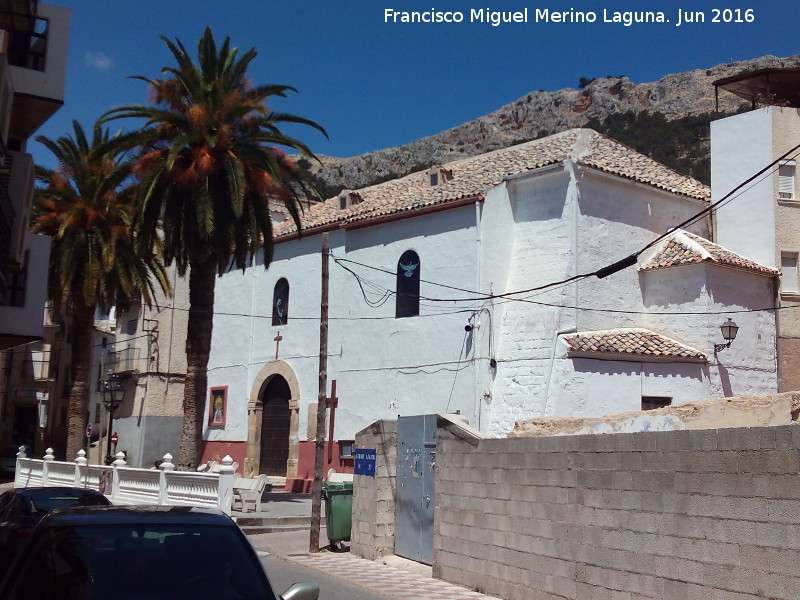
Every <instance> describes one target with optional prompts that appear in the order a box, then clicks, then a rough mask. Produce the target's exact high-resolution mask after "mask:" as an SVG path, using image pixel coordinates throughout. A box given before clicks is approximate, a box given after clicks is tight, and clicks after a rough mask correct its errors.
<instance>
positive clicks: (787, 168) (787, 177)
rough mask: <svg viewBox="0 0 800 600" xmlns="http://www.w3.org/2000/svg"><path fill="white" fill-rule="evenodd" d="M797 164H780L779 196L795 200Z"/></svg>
mask: <svg viewBox="0 0 800 600" xmlns="http://www.w3.org/2000/svg"><path fill="white" fill-rule="evenodd" d="M794 180H795V166H794V165H780V166H779V167H778V198H780V199H781V200H794V199H795V196H794V187H795V181H794Z"/></svg>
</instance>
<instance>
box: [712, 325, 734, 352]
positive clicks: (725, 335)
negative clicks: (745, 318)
mask: <svg viewBox="0 0 800 600" xmlns="http://www.w3.org/2000/svg"><path fill="white" fill-rule="evenodd" d="M720 330H721V331H722V339H724V340H725V342H726V343H725V344H714V353H715V354H716V353H717V352H720V351H722V350H724V349H725V348H730V347H731V342H732V341H733V340H735V339H736V334H737V333H739V326H738V325H737V324H736V323H734V322H733V321H732V320H731V318H730V317H728V320H727V321H725V322H724V323H723V324H722V325H720Z"/></svg>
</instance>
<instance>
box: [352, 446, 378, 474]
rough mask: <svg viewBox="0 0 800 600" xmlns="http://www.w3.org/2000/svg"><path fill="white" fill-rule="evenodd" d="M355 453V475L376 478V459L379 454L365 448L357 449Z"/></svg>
mask: <svg viewBox="0 0 800 600" xmlns="http://www.w3.org/2000/svg"><path fill="white" fill-rule="evenodd" d="M353 452H354V454H355V459H356V464H355V474H356V475H366V476H367V477H375V458H376V456H377V454H378V453H377V452H376V451H375V450H366V449H364V448H356V449H355V450H354V451H353Z"/></svg>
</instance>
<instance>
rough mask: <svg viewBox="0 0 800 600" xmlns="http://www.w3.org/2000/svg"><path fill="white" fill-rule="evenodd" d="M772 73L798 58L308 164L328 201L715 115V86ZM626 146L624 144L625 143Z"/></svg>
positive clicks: (488, 119)
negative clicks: (536, 148) (572, 136)
mask: <svg viewBox="0 0 800 600" xmlns="http://www.w3.org/2000/svg"><path fill="white" fill-rule="evenodd" d="M767 67H800V55H796V56H792V57H788V58H778V57H775V56H763V57H761V58H756V59H753V60H748V61H739V62H733V63H728V64H722V65H717V66H716V67H711V68H709V69H696V70H694V71H688V72H686V73H677V74H674V75H666V76H665V77H662V78H661V79H659V80H658V81H654V82H651V83H633V82H632V81H630V80H629V79H628V78H627V77H624V76H623V77H606V78H598V79H595V80H589V81H587V80H583V79H582V80H581V84H586V85H584V86H583V87H582V89H563V90H558V91H556V92H545V91H538V92H531V93H530V94H528V95H526V96H524V97H522V98H519V99H518V100H515V101H514V102H512V103H510V104H506V105H505V106H503V107H501V108H499V109H498V110H496V111H494V112H493V113H490V114H488V115H486V116H483V117H480V118H478V119H475V120H473V121H470V122H468V123H464V124H463V125H459V126H458V127H454V128H452V129H448V130H447V131H443V132H442V133H438V134H436V135H432V136H429V137H426V138H422V139H419V140H417V141H415V142H412V143H410V144H406V145H404V146H397V147H394V148H385V149H383V150H378V151H376V152H370V153H369V154H362V155H359V156H353V157H350V158H335V157H330V156H320V159H321V161H322V167H320V166H319V165H304V166H308V168H310V170H311V171H312V172H313V173H314V174H315V175H316V176H317V177H318V179H319V183H320V186H321V188H322V189H323V191H324V192H325V196H326V197H330V196H333V195H335V194H336V193H338V191H339V190H341V189H342V188H347V189H357V188H359V187H363V186H365V185H370V184H373V183H376V182H379V181H384V180H386V179H393V178H395V177H399V176H402V175H405V174H407V173H409V172H411V171H414V170H419V169H421V168H426V167H428V166H430V165H432V164H437V163H445V162H448V161H452V160H456V159H459V158H465V157H468V156H474V155H476V154H482V153H484V152H488V151H490V150H495V149H498V148H503V147H506V146H510V145H512V144H515V143H519V142H522V141H526V140H529V139H533V138H536V137H541V136H543V135H549V134H551V133H556V132H559V131H563V130H565V129H570V128H573V127H582V126H585V125H586V124H587V123H589V122H590V121H591V122H593V123H595V124H596V123H603V122H604V121H605V120H606V119H608V117H609V116H611V115H615V114H621V113H628V112H630V113H634V114H635V113H641V112H646V113H654V114H655V113H660V114H661V115H663V117H664V118H665V119H666V120H667V121H673V120H678V119H682V118H685V117H691V116H696V115H703V114H709V113H711V112H712V111H714V110H715V93H714V86H713V83H712V82H714V81H715V80H717V79H721V78H723V77H730V76H732V75H736V74H739V73H742V72H745V71H752V70H756V69H763V68H767ZM719 100H720V111H722V112H735V111H737V110H739V109H740V108H741V107H742V104H743V100H742V99H741V98H738V97H737V96H734V95H732V94H729V93H726V92H721V93H720V99H719ZM623 141H624V140H623Z"/></svg>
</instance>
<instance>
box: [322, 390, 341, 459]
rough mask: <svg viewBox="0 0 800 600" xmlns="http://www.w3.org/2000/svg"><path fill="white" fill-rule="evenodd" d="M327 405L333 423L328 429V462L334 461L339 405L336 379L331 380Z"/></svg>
mask: <svg viewBox="0 0 800 600" xmlns="http://www.w3.org/2000/svg"><path fill="white" fill-rule="evenodd" d="M325 405H326V406H327V407H328V408H329V409H330V411H331V423H330V428H329V430H328V462H329V463H330V462H333V424H334V423H335V422H336V407H337V406H339V398H338V397H337V396H336V380H335V379H334V380H333V381H332V382H331V395H330V397H328V398H325Z"/></svg>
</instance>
